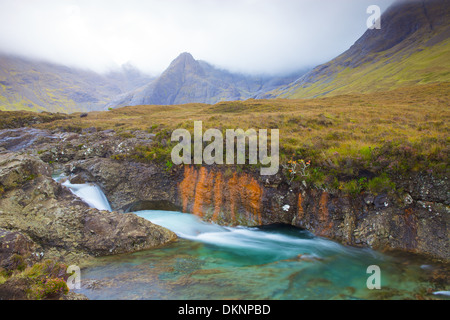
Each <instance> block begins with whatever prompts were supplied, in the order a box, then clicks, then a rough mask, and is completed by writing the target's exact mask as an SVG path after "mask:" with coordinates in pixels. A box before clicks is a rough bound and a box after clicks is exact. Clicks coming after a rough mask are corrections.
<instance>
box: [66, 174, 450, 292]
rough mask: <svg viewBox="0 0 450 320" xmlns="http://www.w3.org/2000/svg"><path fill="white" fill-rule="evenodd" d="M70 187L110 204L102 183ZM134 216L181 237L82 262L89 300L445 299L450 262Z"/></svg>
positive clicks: (158, 215)
mask: <svg viewBox="0 0 450 320" xmlns="http://www.w3.org/2000/svg"><path fill="white" fill-rule="evenodd" d="M64 185H66V186H67V187H69V188H71V190H72V192H74V193H75V194H76V195H78V196H80V198H82V199H84V200H85V201H86V202H87V203H89V204H90V205H91V206H93V207H101V208H104V207H107V206H109V204H108V203H107V200H106V197H104V195H103V193H101V190H100V189H99V188H98V187H96V188H97V189H95V188H94V189H95V190H94V189H90V191H89V192H86V190H87V189H86V187H87V186H86V185H77V186H75V187H74V185H71V184H70V183H68V182H67V181H66V182H64ZM83 186H84V187H83ZM90 187H93V186H92V185H91V186H90ZM99 190H100V192H98V191H99ZM136 214H137V215H139V216H141V217H143V218H145V219H148V220H150V221H152V222H153V223H155V224H158V225H161V226H164V227H166V228H168V229H170V230H172V231H174V232H175V233H177V235H178V237H179V239H178V240H177V241H175V242H173V243H171V244H168V245H166V246H163V247H161V248H156V249H153V250H147V251H142V252H137V253H133V254H124V255H117V256H111V257H104V258H97V259H95V260H94V261H92V262H91V263H90V264H89V265H86V266H85V267H84V268H82V274H81V277H82V284H83V285H82V288H81V289H80V290H77V292H80V293H83V294H85V295H86V296H87V297H88V298H90V299H173V300H178V299H183V300H185V299H186V300H197V299H217V300H223V299H240V300H245V299H286V300H297V299H418V298H422V297H425V298H433V299H434V298H443V299H446V298H447V296H445V295H436V294H433V292H434V293H435V292H437V291H448V290H449V284H448V279H447V278H448V277H447V274H448V272H447V271H448V270H446V267H445V266H442V265H437V264H435V263H430V262H429V261H425V260H424V259H422V258H419V257H416V256H406V255H402V256H393V255H385V254H381V253H379V252H376V251H373V250H370V249H361V248H352V247H347V246H343V245H340V244H338V243H335V242H333V241H330V240H327V239H323V238H320V237H316V236H314V235H313V234H311V233H309V232H307V231H305V230H300V229H297V228H294V227H291V226H285V225H274V226H265V227H258V228H246V227H223V226H219V225H215V224H211V223H207V222H204V221H201V220H200V219H199V218H198V217H196V216H194V215H191V214H186V213H181V212H169V211H140V212H136ZM371 265H377V266H379V267H380V270H381V289H380V290H370V289H368V288H367V280H368V278H369V276H371V274H369V273H367V268H368V267H369V266H371Z"/></svg>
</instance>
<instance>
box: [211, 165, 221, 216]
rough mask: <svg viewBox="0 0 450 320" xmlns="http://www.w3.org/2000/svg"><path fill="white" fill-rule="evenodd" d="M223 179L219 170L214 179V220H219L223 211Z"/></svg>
mask: <svg viewBox="0 0 450 320" xmlns="http://www.w3.org/2000/svg"><path fill="white" fill-rule="evenodd" d="M222 188H223V179H222V174H221V173H220V172H217V174H216V176H215V179H214V214H213V217H212V221H214V222H217V221H218V219H219V214H220V212H221V211H222V206H223V204H222V200H223V199H222V198H223V196H222V195H223V192H222Z"/></svg>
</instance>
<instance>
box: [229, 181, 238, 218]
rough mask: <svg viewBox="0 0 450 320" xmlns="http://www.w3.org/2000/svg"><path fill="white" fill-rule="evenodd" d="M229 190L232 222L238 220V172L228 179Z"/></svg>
mask: <svg viewBox="0 0 450 320" xmlns="http://www.w3.org/2000/svg"><path fill="white" fill-rule="evenodd" d="M227 190H228V201H229V202H228V203H229V210H230V214H231V223H235V222H236V204H237V199H238V198H239V193H240V190H239V184H238V178H237V175H236V172H235V173H234V174H233V177H232V178H230V179H228V181H227Z"/></svg>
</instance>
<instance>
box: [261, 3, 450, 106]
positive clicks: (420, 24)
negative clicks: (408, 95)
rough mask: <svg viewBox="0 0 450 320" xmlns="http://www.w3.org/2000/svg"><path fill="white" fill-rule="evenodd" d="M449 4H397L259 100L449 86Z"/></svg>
mask: <svg viewBox="0 0 450 320" xmlns="http://www.w3.org/2000/svg"><path fill="white" fill-rule="evenodd" d="M449 57H450V1H448V0H400V1H397V2H396V3H394V4H393V5H392V6H391V7H390V8H389V9H388V10H387V11H386V12H385V13H384V14H383V15H382V17H381V29H380V30H377V29H373V30H370V29H369V30H367V32H366V33H365V34H364V35H363V36H362V37H361V38H360V39H359V40H358V41H356V43H355V44H354V45H353V46H352V47H351V48H350V49H348V50H347V51H346V52H344V53H343V54H342V55H340V56H338V57H337V58H335V59H333V60H332V61H330V62H328V63H325V64H323V65H320V66H318V67H316V68H314V69H313V70H312V71H310V72H308V73H307V74H305V75H303V76H302V77H300V78H299V79H297V80H296V81H294V82H293V83H291V84H290V85H288V86H285V87H280V88H278V89H276V90H274V91H272V92H270V93H269V94H266V95H264V97H265V98H313V97H318V96H330V95H338V94H347V93H361V92H377V91H385V90H392V89H395V88H398V87H403V86H413V85H417V84H428V83H437V82H450V60H449Z"/></svg>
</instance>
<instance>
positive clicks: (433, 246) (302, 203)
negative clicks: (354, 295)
mask: <svg viewBox="0 0 450 320" xmlns="http://www.w3.org/2000/svg"><path fill="white" fill-rule="evenodd" d="M71 167H72V169H73V170H74V172H78V173H84V174H85V175H89V176H90V177H91V178H90V179H91V180H92V181H96V182H98V183H99V184H100V185H101V186H103V188H104V190H105V192H106V194H107V196H108V198H109V200H110V202H111V204H112V206H113V208H114V209H116V210H119V209H121V210H128V209H130V208H133V206H135V205H137V204H141V209H146V208H148V207H145V204H147V205H151V204H153V205H154V206H156V207H154V209H164V206H165V205H167V203H170V204H172V205H173V206H174V208H179V210H182V211H183V212H190V213H193V214H196V215H198V216H199V217H201V218H203V219H205V220H209V221H214V222H216V223H220V224H228V225H246V226H257V225H267V224H273V223H285V224H291V225H294V226H298V227H301V228H305V229H307V230H309V231H311V232H313V233H314V234H316V235H318V236H323V237H327V238H330V239H335V240H337V241H339V242H341V243H344V244H348V245H354V246H363V247H371V248H374V249H379V250H403V251H408V252H413V253H419V254H424V255H428V256H431V257H434V258H439V259H443V260H449V259H450V251H449V242H448V238H449V233H448V225H449V222H450V212H449V209H448V206H447V205H448V200H449V199H448V194H446V192H443V190H444V191H445V190H448V181H447V182H446V181H433V179H431V177H428V178H427V177H425V176H421V177H417V178H416V181H417V180H421V181H427V183H428V185H426V184H425V182H424V185H423V186H425V187H423V188H422V191H421V192H420V191H419V190H411V195H409V194H408V197H406V198H407V199H406V200H408V199H410V200H409V201H405V199H404V198H403V199H400V198H396V197H393V196H388V195H385V194H381V195H370V194H365V195H359V196H356V197H349V196H346V195H343V194H330V193H327V192H324V191H321V190H316V189H308V188H304V187H303V186H289V185H288V184H287V183H286V181H284V180H283V177H281V176H275V177H270V181H269V180H268V179H269V178H267V177H259V176H257V175H252V174H249V173H241V174H237V173H236V172H234V173H227V172H226V171H223V170H220V169H218V168H212V167H209V168H207V167H201V168H195V167H193V166H186V167H184V168H183V169H181V170H179V171H176V172H173V173H171V174H169V173H166V172H163V171H162V170H161V169H160V168H158V167H157V166H155V165H151V164H137V163H129V162H126V163H119V162H115V161H112V160H109V159H99V158H97V159H92V160H88V161H79V162H75V163H72V164H71ZM130 177H134V178H133V179H130ZM431 190H436V192H433V191H431ZM426 199H427V200H426ZM158 204H160V206H159V207H158Z"/></svg>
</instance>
